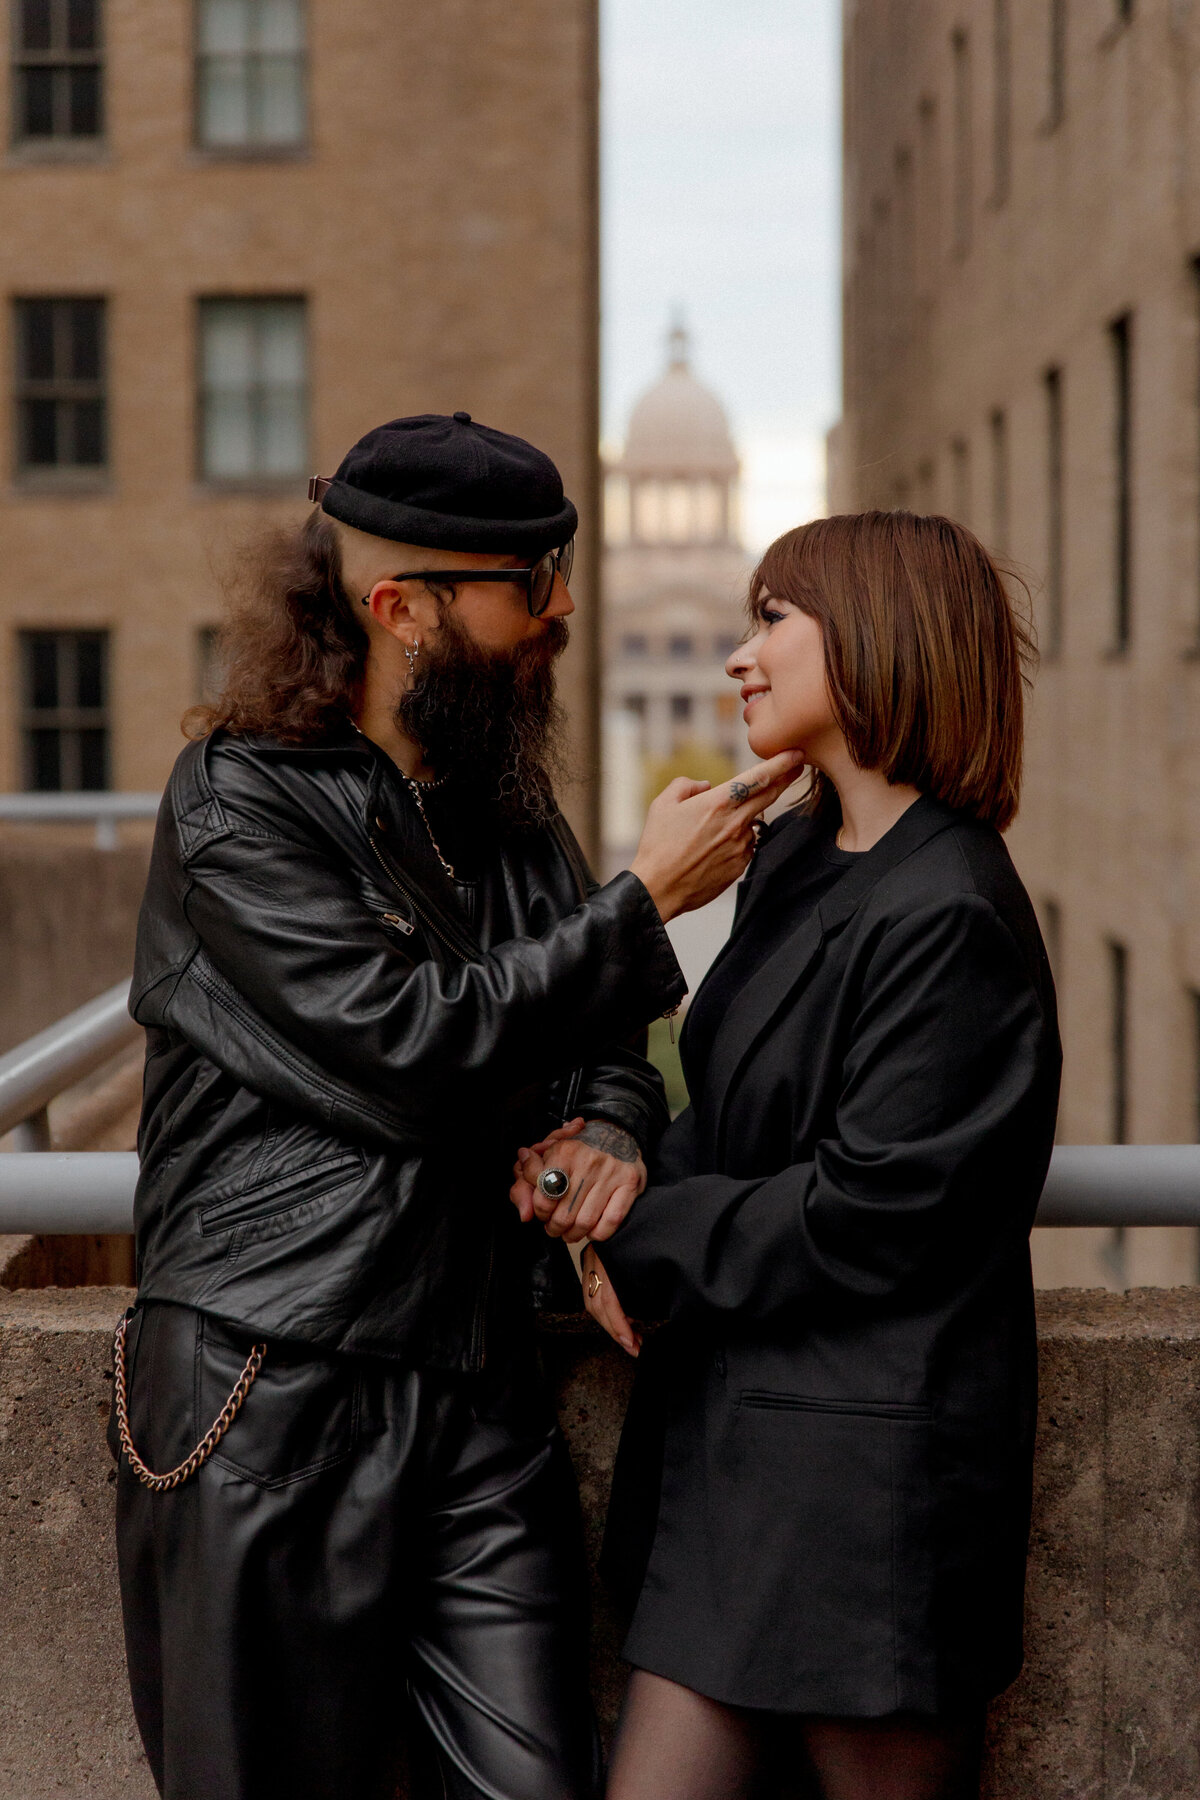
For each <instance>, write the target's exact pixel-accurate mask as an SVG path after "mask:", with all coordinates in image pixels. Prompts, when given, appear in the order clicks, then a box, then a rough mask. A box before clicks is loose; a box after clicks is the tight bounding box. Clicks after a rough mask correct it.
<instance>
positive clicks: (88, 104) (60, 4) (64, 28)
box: [13, 0, 104, 144]
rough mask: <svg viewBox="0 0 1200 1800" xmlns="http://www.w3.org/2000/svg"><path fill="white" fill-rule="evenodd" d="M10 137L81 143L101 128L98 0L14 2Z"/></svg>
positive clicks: (30, 0) (101, 131) (93, 135)
mask: <svg viewBox="0 0 1200 1800" xmlns="http://www.w3.org/2000/svg"><path fill="white" fill-rule="evenodd" d="M14 11H15V22H14V29H15V36H16V45H15V54H14V58H13V78H14V94H13V137H14V139H15V141H16V142H17V143H30V144H37V143H51V142H55V141H57V142H62V143H80V142H84V143H86V141H87V140H88V139H92V140H95V139H97V138H99V137H100V136H101V134H102V133H103V130H104V117H103V97H102V94H103V90H102V83H101V68H102V65H101V58H100V0H16V5H15V7H14Z"/></svg>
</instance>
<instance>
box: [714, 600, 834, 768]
mask: <svg viewBox="0 0 1200 1800" xmlns="http://www.w3.org/2000/svg"><path fill="white" fill-rule="evenodd" d="M725 673H726V674H727V675H731V676H732V677H733V679H734V680H735V681H740V683H741V686H742V699H743V700H744V701H745V708H744V710H743V713H742V717H743V719H745V721H746V724H747V726H748V727H749V733H748V735H749V739H750V748H751V750H753V752H754V754H755V756H760V757H767V756H774V755H776V754H777V752H778V751H780V750H803V752H804V760H805V762H807V763H811V764H812V765H813V766H814V767H816V768H818V769H823V768H825V767H826V764H827V760H828V757H829V753H830V751H831V750H833V749H835V748H838V747H841V746H843V744H844V739H843V737H842V734H841V732H840V730H839V729H838V725H837V721H836V720H835V718H834V716H833V707H832V705H831V703H830V699H829V688H828V684H827V682H826V679H825V643H824V634H823V632H822V630H821V627H820V625H819V624H818V623H817V621H816V620H815V619H814V618H813V616H812V614H811V613H806V612H801V610H800V608H799V607H798V606H793V605H792V603H791V601H790V600H775V599H772V598H771V596H770V595H767V596H765V597H764V598H763V600H762V601H761V603H760V607H759V624H758V630H757V631H756V632H755V634H754V636H753V637H752V638H749V639H747V641H746V642H745V643H744V644H739V645H738V647H737V649H736V650H735V651H734V653H733V655H732V656H731V657H730V658H729V660H728V662H727V663H726V664H725Z"/></svg>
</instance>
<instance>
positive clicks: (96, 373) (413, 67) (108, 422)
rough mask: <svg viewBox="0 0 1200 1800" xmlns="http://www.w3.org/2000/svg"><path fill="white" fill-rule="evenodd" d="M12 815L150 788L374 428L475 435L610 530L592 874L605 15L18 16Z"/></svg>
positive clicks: (558, 5) (586, 660)
mask: <svg viewBox="0 0 1200 1800" xmlns="http://www.w3.org/2000/svg"><path fill="white" fill-rule="evenodd" d="M9 11H10V14H11V21H10V23H11V29H10V33H9V38H8V44H9V68H8V71H7V80H5V81H3V82H0V114H3V117H0V133H3V135H4V141H5V142H6V144H7V151H6V154H5V157H4V161H3V165H2V166H0V272H2V275H0V279H2V285H3V305H2V306H0V340H2V341H0V368H2V369H3V370H4V371H5V387H6V389H7V391H6V392H4V393H0V533H2V537H3V543H4V556H3V559H2V560H0V691H3V693H4V694H5V695H6V696H7V698H8V704H7V705H6V706H5V707H4V708H3V713H2V717H3V729H2V730H0V789H16V788H21V787H40V788H58V787H84V788H93V787H104V786H111V787H115V788H121V789H155V788H157V787H159V786H160V785H161V783H162V781H163V779H164V777H165V775H166V773H167V770H168V768H169V767H170V764H171V762H172V760H173V758H174V756H175V754H176V752H177V750H178V747H179V744H180V736H179V718H180V715H181V714H182V713H183V711H184V710H185V708H186V707H187V706H189V705H190V704H192V703H193V702H194V701H195V700H196V699H197V698H198V697H200V695H201V694H202V692H203V690H204V686H205V682H206V678H207V676H206V664H207V662H208V661H209V659H210V657H211V650H212V633H213V627H214V626H215V625H216V623H217V620H218V617H219V611H220V596H219V587H220V583H219V579H218V576H219V570H220V566H221V564H222V562H223V560H224V559H225V558H226V557H227V556H228V554H229V552H230V549H231V547H232V546H235V545H236V544H237V543H238V542H239V541H240V540H241V539H243V538H244V536H245V534H247V533H248V532H251V531H252V530H253V529H254V527H255V526H256V525H257V524H258V522H259V521H261V520H279V519H300V518H302V517H303V516H304V512H305V507H306V501H305V498H304V495H305V486H306V478H307V476H308V475H309V473H310V472H312V471H314V470H316V471H320V472H321V473H325V474H328V473H331V472H332V468H333V466H334V465H335V464H336V463H337V461H338V459H339V457H340V455H341V453H342V451H343V450H344V449H345V447H346V446H347V445H348V444H349V443H350V442H351V441H353V439H354V438H356V437H357V436H358V435H359V434H360V433H361V432H362V431H363V430H364V429H366V428H367V427H368V426H370V425H373V424H377V423H378V422H379V421H380V420H381V419H384V418H388V417H391V416H393V415H395V414H400V413H410V412H423V411H452V410H454V409H456V408H460V407H463V408H466V409H467V410H469V411H471V412H472V413H473V414H474V415H475V416H476V417H477V418H480V419H482V420H483V421H484V422H486V423H488V424H492V425H496V426H499V427H501V428H502V429H505V430H509V431H515V432H519V433H521V434H523V435H526V436H528V437H530V438H532V439H534V440H535V441H536V442H537V443H539V444H541V445H543V446H544V447H545V448H546V449H548V450H549V451H550V452H551V453H552V454H553V455H554V456H555V458H556V459H557V460H558V462H559V463H560V466H561V467H562V469H563V473H564V477H565V481H566V486H567V490H568V492H569V493H570V494H571V495H572V497H573V498H575V499H576V501H577V502H578V504H579V506H580V511H581V514H582V517H583V521H584V523H583V528H582V531H581V536H580V543H579V547H578V548H579V554H578V555H577V558H576V570H577V572H578V573H577V576H576V579H575V581H574V582H573V591H574V593H575V597H576V600H577V602H578V603H579V614H578V617H577V620H576V622H575V627H574V633H573V642H572V648H571V650H570V652H569V655H568V660H567V665H566V669H565V673H564V687H565V689H566V699H567V701H568V705H569V708H570V711H571V716H572V719H573V722H574V728H575V734H576V742H575V763H576V766H577V768H578V769H579V770H580V773H581V780H580V783H579V785H578V786H577V787H576V788H575V790H574V792H573V794H572V795H568V796H567V800H568V810H569V811H571V812H572V813H573V816H574V818H575V820H576V823H577V825H579V826H581V827H582V830H583V833H584V835H585V836H586V837H587V838H588V839H589V840H591V841H592V842H594V841H595V831H594V809H595V767H594V764H595V712H596V699H595V685H596V682H595V670H596V632H597V608H596V601H597V583H596V563H597V544H596V537H595V529H596V518H597V497H598V477H597V452H596V445H597V440H598V429H597V405H596V390H597V349H596V320H597V255H596V243H597V207H596V88H597V76H596V16H595V15H596V0H523V3H522V4H521V5H520V6H511V5H508V4H505V0H440V3H439V4H438V6H437V7H434V8H430V7H416V8H413V7H398V6H395V5H393V4H392V3H391V0H361V3H360V4H357V5H355V6H350V7H347V6H342V5H338V4H336V3H335V0H160V3H159V4H156V5H153V6H148V5H145V4H138V3H136V0H12V3H11V6H10V8H9Z"/></svg>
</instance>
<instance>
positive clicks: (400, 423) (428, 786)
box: [113, 413, 794, 1800]
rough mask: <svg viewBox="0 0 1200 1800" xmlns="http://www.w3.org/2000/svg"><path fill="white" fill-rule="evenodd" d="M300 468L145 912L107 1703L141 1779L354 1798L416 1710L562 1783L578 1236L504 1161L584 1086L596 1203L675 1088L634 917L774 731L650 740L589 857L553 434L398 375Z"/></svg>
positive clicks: (185, 778)
mask: <svg viewBox="0 0 1200 1800" xmlns="http://www.w3.org/2000/svg"><path fill="white" fill-rule="evenodd" d="M312 492H313V497H314V498H318V499H319V500H320V502H321V507H320V510H318V511H315V512H314V513H313V514H311V515H310V517H309V519H308V521H307V522H306V524H305V526H304V527H303V529H302V530H301V531H300V532H299V533H290V534H289V533H284V534H282V535H280V536H277V537H276V538H275V539H274V540H273V541H271V542H270V543H269V544H268V545H267V546H266V548H265V549H264V551H263V554H262V557H261V559H260V562H259V563H258V565H257V566H256V567H255V568H254V569H253V570H252V571H251V574H250V578H249V579H248V581H247V592H246V594H245V596H244V598H243V603H242V605H241V607H240V609H239V610H238V611H237V612H236V614H235V615H234V617H233V619H232V621H231V624H230V627H229V631H228V634H227V640H228V652H229V659H228V665H227V670H228V672H227V679H226V684H225V691H224V693H223V695H222V697H221V699H220V700H219V701H218V702H217V704H216V705H215V706H213V707H210V708H207V709H204V710H203V711H202V712H201V713H200V715H199V716H198V717H196V718H195V719H194V720H193V721H192V729H193V731H194V733H195V741H194V742H192V743H191V744H190V745H189V746H188V748H187V749H186V750H185V751H184V752H183V754H182V755H181V756H180V758H179V761H178V763H177V764H176V767H175V770H174V772H173V774H172V776H171V780H170V782H169V784H168V788H167V792H166V795H165V797H164V801H163V806H162V809H161V812H160V816H159V823H158V829H157V833H156V838H155V847H154V856H153V861H152V865H151V872H150V879H149V884H148V887H147V892H146V899H145V902H144V905H143V909H142V916H141V921H140V926H139V935H138V948H137V960H136V968H135V976H134V988H133V1001H132V1007H133V1012H134V1015H135V1017H136V1018H137V1019H138V1020H139V1021H140V1022H141V1023H142V1024H143V1025H144V1026H145V1027H146V1033H147V1062H146V1080H145V1098H144V1105H143V1114H142V1127H141V1133H140V1138H139V1149H140V1153H141V1177H140V1182H139V1188H138V1198H137V1243H138V1281H139V1291H138V1299H137V1305H136V1306H135V1307H134V1308H133V1309H132V1311H131V1313H130V1315H129V1317H128V1319H127V1320H126V1321H123V1323H122V1326H121V1327H120V1329H119V1330H118V1335H117V1346H116V1370H115V1376H116V1379H115V1382H114V1390H115V1392H114V1421H113V1441H114V1446H115V1447H117V1448H118V1449H119V1454H120V1466H119V1479H118V1492H117V1501H118V1545H119V1553H120V1572H121V1588H122V1600H123V1607H124V1615H125V1634H126V1648H127V1653H128V1660H129V1670H130V1679H131V1685H132V1688H133V1696H134V1704H135V1710H136V1713H137V1718H138V1724H139V1727H140V1729H141V1732H142V1737H143V1741H144V1743H145V1746H146V1752H147V1755H148V1758H149V1761H150V1765H151V1768H152V1770H153V1773H154V1777H155V1780H156V1782H157V1783H158V1786H159V1789H160V1791H161V1792H162V1793H163V1794H164V1795H165V1796H167V1800H269V1797H271V1796H276V1795H278V1796H280V1800H282V1797H283V1796H285V1795H286V1796H287V1800H334V1797H336V1800H351V1797H353V1800H371V1797H373V1796H379V1797H380V1800H382V1797H383V1796H385V1795H390V1794H391V1793H392V1791H393V1785H394V1779H395V1764H396V1753H397V1750H398V1748H399V1746H400V1745H401V1744H402V1743H403V1742H404V1741H405V1740H408V1741H409V1742H410V1744H411V1747H412V1750H413V1753H414V1756H416V1757H417V1758H420V1757H421V1756H424V1757H427V1758H428V1759H429V1762H430V1768H429V1769H428V1770H427V1773H426V1775H425V1776H424V1777H422V1776H421V1775H419V1774H415V1775H414V1776H413V1783H414V1787H413V1791H414V1793H416V1794H418V1795H421V1796H424V1795H425V1794H433V1793H435V1792H437V1793H443V1794H446V1795H453V1796H455V1797H461V1800H482V1797H483V1796H489V1797H490V1800H584V1797H590V1796H593V1795H595V1794H596V1793H597V1792H598V1783H599V1780H600V1775H599V1761H598V1755H597V1747H596V1735H595V1727H594V1722H593V1719H592V1714H591V1708H590V1704H589V1701H588V1697H587V1674H586V1671H587V1642H586V1618H587V1612H586V1594H585V1582H584V1575H583V1561H582V1555H581V1551H580V1545H579V1533H578V1515H577V1504H576V1500H575V1495H574V1489H573V1483H572V1478H571V1474H570V1470H569V1465H568V1462H567V1456H566V1451H565V1448H564V1446H563V1442H562V1439H561V1436H560V1435H559V1432H558V1428H557V1424H556V1421H555V1419H554V1416H553V1409H552V1406H551V1404H550V1400H549V1396H548V1394H547V1391H546V1388H545V1386H544V1383H543V1381H542V1379H541V1377H540V1374H539V1371H538V1367H537V1357H536V1349H535V1345H534V1338H533V1328H532V1321H533V1309H534V1301H535V1300H536V1299H539V1298H540V1300H541V1302H542V1303H543V1304H547V1303H550V1304H561V1303H562V1302H561V1299H560V1298H558V1296H559V1295H560V1293H561V1289H560V1286H559V1284H560V1282H561V1279H562V1277H563V1274H564V1270H563V1269H562V1268H557V1269H556V1267H555V1266H554V1265H553V1263H551V1262H550V1261H549V1260H547V1258H548V1256H550V1255H554V1254H557V1255H559V1256H565V1254H566V1253H565V1251H564V1250H563V1247H562V1246H561V1245H557V1246H553V1245H551V1246H545V1245H539V1244H538V1243H535V1241H534V1239H533V1238H532V1236H531V1235H527V1234H525V1233H523V1232H522V1230H521V1227H520V1224H519V1222H518V1221H517V1220H516V1218H515V1215H514V1214H513V1213H512V1211H511V1208H510V1207H509V1205H508V1202H507V1192H508V1187H509V1182H510V1178H511V1177H510V1166H511V1162H512V1158H513V1155H514V1153H515V1151H516V1149H517V1147H518V1146H519V1145H521V1144H526V1143H531V1142H534V1141H535V1140H538V1139H543V1138H544V1137H545V1136H546V1134H547V1133H548V1131H549V1130H550V1129H552V1128H554V1127H556V1126H561V1125H562V1124H564V1123H565V1122H567V1121H579V1122H581V1123H582V1129H581V1130H579V1134H578V1136H576V1137H574V1138H572V1139H570V1140H569V1141H567V1140H564V1141H562V1142H561V1143H558V1144H557V1145H556V1163H557V1165H558V1179H559V1180H561V1182H563V1183H565V1184H568V1187H569V1191H570V1193H571V1195H572V1199H573V1203H574V1204H575V1206H576V1209H577V1211H576V1217H577V1219H578V1220H579V1222H580V1223H581V1224H582V1225H584V1226H585V1227H586V1228H587V1229H588V1230H589V1231H591V1232H592V1234H593V1235H594V1236H596V1237H598V1238H599V1237H604V1236H607V1235H608V1234H609V1233H610V1232H611V1230H613V1229H615V1227H616V1224H617V1223H618V1222H619V1220H620V1218H621V1217H623V1216H624V1213H625V1211H626V1210H627V1209H628V1207H629V1205H630V1204H631V1203H632V1202H633V1200H634V1198H635V1197H636V1195H637V1193H639V1192H640V1190H641V1187H642V1185H643V1182H644V1179H645V1170H644V1164H643V1161H642V1152H643V1151H644V1150H645V1149H647V1148H648V1147H649V1145H650V1143H651V1142H652V1140H653V1139H654V1137H655V1135H656V1133H657V1132H658V1130H659V1129H660V1128H661V1126H662V1125H663V1123H664V1122H665V1118H666V1113H665V1108H664V1104H663V1098H662V1089H661V1083H660V1082H659V1079H658V1077H657V1075H656V1074H655V1072H654V1071H653V1070H652V1069H651V1068H650V1066H649V1065H648V1064H647V1063H646V1062H645V1061H644V1060H643V1058H642V1057H641V1056H640V1055H639V1054H638V1053H637V1052H636V1050H634V1049H631V1048H629V1047H628V1044H629V1041H630V1039H631V1037H634V1036H635V1035H636V1034H637V1033H638V1032H639V1031H640V1030H641V1029H642V1028H643V1027H644V1026H645V1025H646V1024H647V1022H648V1021H649V1020H650V1019H651V1018H653V1017H654V1016H656V1015H657V1014H660V1013H663V1012H668V1011H670V1010H671V1009H673V1008H674V1007H675V1006H676V1005H677V1004H678V1002H679V1000H680V998H681V996H682V993H683V986H684V984H683V979H682V977H681V975H680V972H679V968H678V965H677V963H676V961H675V957H674V955H673V954H672V951H671V947H670V944H669V942H668V940H667V937H666V934H665V932H664V929H663V921H664V919H667V918H669V917H671V916H672V915H673V913H675V912H679V911H684V910H686V909H687V908H689V907H692V906H696V905H699V904H702V903H703V901H705V900H707V899H708V898H710V897H711V896H713V895H715V894H716V893H718V892H719V891H720V890H721V889H722V888H723V887H724V886H725V885H727V883H728V881H729V880H730V879H732V878H733V877H734V876H736V875H737V874H738V873H740V871H741V869H742V868H743V867H744V865H745V863H746V861H747V859H748V855H749V848H750V827H751V820H752V817H753V816H754V815H755V814H756V813H757V812H759V811H761V809H762V808H763V807H764V806H765V805H766V804H768V802H769V800H770V799H771V798H772V797H773V796H774V794H775V793H777V792H779V791H780V789H781V788H782V786H783V785H785V784H786V782H787V780H789V779H791V776H792V774H793V773H794V770H793V768H792V765H791V761H790V759H788V758H781V759H777V761H776V764H773V765H763V766H762V767H760V769H759V770H757V771H754V772H751V773H750V774H748V775H747V776H746V777H744V778H743V784H742V786H740V787H738V788H737V790H736V791H733V789H732V787H731V788H730V789H724V790H714V791H712V792H709V791H706V790H704V789H703V787H702V785H701V784H693V783H686V782H683V783H676V784H674V785H673V787H672V789H670V790H668V793H667V795H666V796H664V797H663V798H662V799H660V801H659V802H656V805H655V808H654V809H653V811H652V816H651V819H650V821H649V823H648V825H647V830H646V834H645V836H644V838H643V841H642V844H641V845H640V846H639V851H638V856H637V858H636V859H635V862H634V865H633V869H632V870H631V871H629V872H626V873H625V874H622V875H620V876H618V877H617V879H616V880H615V881H612V882H610V883H608V885H607V886H606V887H603V888H597V887H596V886H595V883H594V882H593V881H592V880H591V878H590V876H589V875H588V872H587V869H586V866H585V864H584V862H583V859H582V857H581V856H580V853H579V851H578V848H577V846H576V845H575V843H574V840H573V838H572V837H571V834H570V832H569V830H568V828H567V826H566V824H565V823H564V821H563V819H562V817H561V815H560V813H559V812H558V810H557V807H556V805H555V802H554V796H553V789H552V772H553V768H554V762H555V753H556V749H555V746H556V729H557V718H558V714H557V708H556V705H555V702H554V698H553V676H552V667H553V663H554V659H555V658H556V656H557V655H558V653H559V651H560V650H561V649H562V648H563V645H564V644H565V641H566V626H565V623H564V621H565V619H566V618H567V617H568V616H569V614H570V613H571V611H572V610H573V607H572V602H571V599H570V595H569V593H568V591H567V588H566V582H565V578H566V576H567V574H568V572H569V568H570V544H571V539H572V535H573V533H574V530H575V523H576V515H575V509H574V507H573V506H572V505H571V503H570V502H569V501H568V500H566V499H565V498H564V496H563V492H562V484H561V481H560V479H559V476H558V472H557V470H556V469H555V468H554V465H553V464H552V463H551V462H550V460H549V459H548V458H547V457H545V456H544V455H543V454H542V453H541V452H539V451H537V450H535V449H534V448H533V447H532V446H531V445H529V444H526V443H524V442H523V441H522V440H521V439H518V438H513V437H509V436H507V435H505V434H504V433H501V432H497V431H492V430H489V429H487V428H486V427H483V426H480V425H477V424H475V423H474V422H473V421H472V420H471V419H470V418H469V416H468V415H467V414H465V413H457V414H455V415H454V416H453V418H443V417H440V416H434V415H430V416H423V417H419V418H411V419H397V420H393V421H392V422H391V423H390V424H388V425H385V426H382V427H380V428H379V429H377V430H375V431H372V432H370V433H368V434H367V436H366V437H365V438H363V439H362V440H361V441H360V442H359V443H358V444H357V445H355V447H354V448H353V449H352V450H351V451H350V453H349V454H348V455H347V457H346V458H345V460H344V461H343V463H342V465H341V467H340V468H339V470H338V472H337V474H336V476H334V477H333V478H332V480H330V481H325V480H314V484H313V490H312ZM750 790H753V791H752V792H751V791H750ZM547 1191H548V1192H549V1189H548V1190H547ZM539 1238H540V1234H539ZM565 1273H566V1275H567V1276H568V1277H569V1279H570V1281H571V1283H572V1287H573V1300H572V1303H576V1304H577V1302H578V1293H579V1290H578V1283H577V1282H576V1281H575V1279H574V1275H573V1272H572V1271H571V1270H570V1265H569V1263H568V1264H567V1266H566V1270H565ZM409 1724H416V1725H417V1727H418V1728H417V1729H416V1730H413V1731H409V1730H408V1729H407V1726H408V1725H409Z"/></svg>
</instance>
